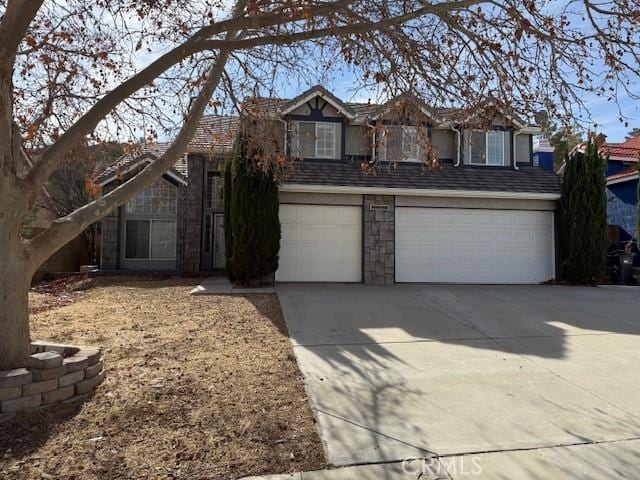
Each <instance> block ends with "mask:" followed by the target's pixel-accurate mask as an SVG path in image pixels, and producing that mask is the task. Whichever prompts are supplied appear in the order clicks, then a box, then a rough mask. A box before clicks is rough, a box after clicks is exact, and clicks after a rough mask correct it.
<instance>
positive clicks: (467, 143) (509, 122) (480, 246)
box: [99, 86, 559, 284]
mask: <svg viewBox="0 0 640 480" xmlns="http://www.w3.org/2000/svg"><path fill="white" fill-rule="evenodd" d="M409 100H410V101H412V103H413V104H414V105H415V104H416V103H417V100H411V99H409ZM406 101H407V97H403V98H397V99H393V100H391V101H390V102H388V103H387V104H385V105H373V104H363V103H348V102H343V101H341V100H340V99H338V98H336V97H335V96H334V95H332V94H331V93H330V92H328V91H327V90H326V89H324V88H323V87H320V86H318V87H313V88H312V89H310V90H308V91H306V92H304V93H303V94H301V95H300V96H298V97H296V98H294V99H292V100H284V99H273V98H271V99H250V100H248V101H246V102H245V106H246V107H245V108H246V115H247V116H248V117H254V118H256V119H257V120H256V121H255V122H253V123H252V125H254V128H256V129H263V130H264V131H270V132H276V134H277V135H276V136H277V137H278V138H279V139H280V140H279V142H280V144H281V145H280V146H279V147H278V148H280V149H281V151H284V152H286V154H287V156H288V157H290V158H292V159H296V160H292V161H291V162H290V163H289V166H288V167H287V170H286V172H285V175H284V179H283V182H282V183H281V185H280V187H279V188H280V203H281V205H280V220H281V224H282V240H281V249H280V255H279V257H280V260H279V269H278V271H277V272H276V280H277V281H292V282H300V281H304V282H364V283H372V284H391V283H395V282H454V283H525V284H526V283H539V282H544V281H547V280H549V279H552V278H554V277H555V275H556V257H555V209H556V201H557V200H558V198H559V186H558V181H557V177H556V175H555V174H554V173H552V172H547V171H545V170H544V169H542V168H539V167H536V166H534V165H533V153H532V138H533V136H534V135H537V134H539V133H540V129H539V128H538V127H536V126H532V125H528V124H527V123H526V122H524V121H522V120H520V119H517V118H515V117H513V116H511V115H509V114H508V112H498V111H495V109H494V108H493V107H491V106H487V111H488V112H489V111H490V112H491V122H490V125H488V127H489V131H484V129H485V128H487V124H486V123H484V122H483V123H482V125H480V123H479V120H478V119H476V118H473V117H465V118H460V119H458V118H457V117H458V116H459V112H457V111H455V110H451V109H446V110H433V109H430V108H428V107H427V106H424V105H420V111H421V115H422V118H421V119H420V120H419V121H416V120H414V121H412V122H408V121H407V119H406V118H402V116H396V115H392V114H391V112H392V110H393V109H394V106H395V105H398V104H400V103H399V102H406ZM398 118H400V120H398ZM234 128H235V129H236V130H237V128H238V119H237V118H235V119H234V118H233V117H205V118H203V121H202V124H201V126H200V129H199V131H198V134H197V136H196V139H195V140H194V141H193V142H192V143H191V144H190V146H189V148H188V150H187V152H186V154H185V157H184V158H183V159H181V160H180V162H178V163H177V164H176V166H175V168H174V169H172V170H171V171H169V172H167V174H166V175H165V176H164V177H163V178H162V179H160V180H158V182H156V184H155V185H154V186H153V187H151V188H149V189H147V190H146V191H145V192H142V193H140V194H138V196H137V197H136V198H135V199H133V200H132V201H130V202H129V203H128V204H127V205H126V206H123V207H121V208H120V209H118V211H117V212H115V213H114V214H113V215H111V216H109V217H107V218H105V219H104V220H103V230H102V235H103V241H102V245H103V250H102V268H103V269H153V270H157V269H163V270H174V271H177V272H181V273H200V272H208V271H212V270H215V269H219V268H223V266H224V244H223V243H224V242H223V238H224V236H223V228H224V226H223V224H222V203H221V199H220V197H219V168H220V162H221V161H222V160H223V159H224V158H225V156H226V155H228V154H229V153H230V150H231V145H232V135H228V132H229V131H232V130H233V129H234ZM225 129H226V130H225ZM225 132H227V133H225ZM225 135H226V136H225ZM423 137H426V138H428V139H429V144H430V145H432V147H433V151H432V154H433V155H435V156H436V157H437V158H438V161H439V165H440V166H439V168H435V169H428V168H425V166H424V165H423V164H422V162H421V159H422V156H423V155H425V154H426V153H424V151H423V150H422V149H421V148H419V147H418V145H419V144H420V143H421V138H423ZM221 139H222V140H221ZM159 154H161V152H160V151H155V152H153V151H148V152H145V153H143V154H141V155H138V156H137V157H131V158H125V159H122V161H121V162H120V164H119V165H115V166H114V167H113V168H111V169H110V170H108V171H107V172H105V174H103V175H101V177H100V179H99V182H100V184H101V185H103V186H104V188H105V190H109V189H110V188H113V186H114V185H117V184H119V183H120V182H122V181H124V180H126V179H127V177H128V175H132V174H133V173H134V172H135V171H138V169H140V168H142V166H143V165H144V164H145V162H148V161H153V159H154V158H156V157H157V155H159ZM300 158H302V159H303V160H300ZM374 159H377V160H379V161H380V163H378V164H376V165H378V167H377V168H374V169H369V170H370V171H365V170H366V169H365V168H363V165H365V166H366V165H373V164H372V160H374ZM389 166H393V168H389ZM371 170H373V171H371Z"/></svg>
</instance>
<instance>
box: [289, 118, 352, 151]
mask: <svg viewBox="0 0 640 480" xmlns="http://www.w3.org/2000/svg"><path fill="white" fill-rule="evenodd" d="M340 126H341V124H339V123H337V122H298V132H297V133H298V135H297V137H298V155H299V156H300V157H302V158H339V155H338V145H337V144H338V133H337V132H338V128H340Z"/></svg>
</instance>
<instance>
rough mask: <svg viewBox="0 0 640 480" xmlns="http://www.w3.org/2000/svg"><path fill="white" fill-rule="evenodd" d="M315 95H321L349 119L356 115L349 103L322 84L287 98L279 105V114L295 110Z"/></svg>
mask: <svg viewBox="0 0 640 480" xmlns="http://www.w3.org/2000/svg"><path fill="white" fill-rule="evenodd" d="M316 97H321V98H322V99H323V100H325V101H326V102H327V103H329V104H330V105H331V106H333V107H334V108H335V109H336V110H338V112H340V113H342V114H343V115H344V116H345V117H347V118H348V119H349V120H353V119H354V118H355V117H356V114H355V112H354V111H353V110H352V109H351V107H349V105H347V104H346V103H344V102H343V101H342V100H340V99H339V98H338V97H336V96H335V95H334V94H332V93H331V92H330V91H329V90H327V89H326V88H324V87H323V86H322V85H316V86H315V87H311V88H310V89H309V90H307V91H306V92H303V93H301V94H300V95H298V96H297V97H295V98H293V99H292V100H289V101H288V102H286V103H284V104H283V105H280V108H279V113H280V114H281V115H287V114H289V113H291V112H292V111H293V110H295V109H296V108H298V107H300V106H301V105H304V104H305V103H307V102H308V101H310V100H313V99H314V98H316Z"/></svg>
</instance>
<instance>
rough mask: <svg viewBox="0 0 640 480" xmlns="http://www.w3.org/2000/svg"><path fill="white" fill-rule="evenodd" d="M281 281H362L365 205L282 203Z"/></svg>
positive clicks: (279, 278) (278, 278)
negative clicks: (363, 216) (363, 213)
mask: <svg viewBox="0 0 640 480" xmlns="http://www.w3.org/2000/svg"><path fill="white" fill-rule="evenodd" d="M280 223H281V225H282V239H281V240H280V262H279V268H278V271H277V272H276V280H277V281H279V282H359V281H360V280H361V276H362V274H361V272H362V267H361V265H362V207H359V206H357V207H355V206H336V205H284V204H283V205H280Z"/></svg>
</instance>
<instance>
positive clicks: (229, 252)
mask: <svg viewBox="0 0 640 480" xmlns="http://www.w3.org/2000/svg"><path fill="white" fill-rule="evenodd" d="M222 174H223V183H222V202H223V206H224V245H225V249H224V253H225V270H226V273H227V277H229V280H230V281H232V282H234V281H235V277H234V275H233V224H232V221H231V198H232V195H233V193H232V160H231V158H229V159H227V160H226V162H225V163H224V167H223V172H222Z"/></svg>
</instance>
